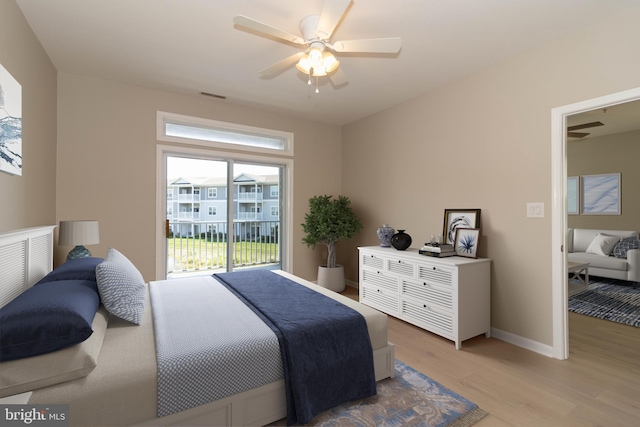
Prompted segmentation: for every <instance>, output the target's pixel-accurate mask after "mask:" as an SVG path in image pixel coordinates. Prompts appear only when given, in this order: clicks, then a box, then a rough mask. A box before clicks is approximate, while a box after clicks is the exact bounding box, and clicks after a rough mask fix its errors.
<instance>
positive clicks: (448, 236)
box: [442, 209, 480, 244]
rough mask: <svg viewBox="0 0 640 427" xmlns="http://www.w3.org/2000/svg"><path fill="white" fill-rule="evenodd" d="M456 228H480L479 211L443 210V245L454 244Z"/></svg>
mask: <svg viewBox="0 0 640 427" xmlns="http://www.w3.org/2000/svg"><path fill="white" fill-rule="evenodd" d="M457 228H480V209H445V210H444V226H443V229H442V235H443V238H444V241H443V243H449V244H453V243H454V242H455V238H456V229H457Z"/></svg>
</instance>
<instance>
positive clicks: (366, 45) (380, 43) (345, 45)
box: [329, 37, 402, 53]
mask: <svg viewBox="0 0 640 427" xmlns="http://www.w3.org/2000/svg"><path fill="white" fill-rule="evenodd" d="M329 47H331V48H332V49H333V50H334V51H336V52H352V53H358V52H363V53H398V52H399V51H400V48H401V47H402V39H401V38H400V37H390V38H385V39H362V40H344V41H338V42H335V43H334V44H333V45H331V46H329Z"/></svg>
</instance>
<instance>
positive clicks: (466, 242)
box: [453, 228, 480, 258]
mask: <svg viewBox="0 0 640 427" xmlns="http://www.w3.org/2000/svg"><path fill="white" fill-rule="evenodd" d="M479 241H480V229H479V228H456V240H455V244H454V245H453V248H454V250H455V251H456V255H458V256H464V257H467V258H478V242H479Z"/></svg>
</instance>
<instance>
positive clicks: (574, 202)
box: [567, 176, 580, 215]
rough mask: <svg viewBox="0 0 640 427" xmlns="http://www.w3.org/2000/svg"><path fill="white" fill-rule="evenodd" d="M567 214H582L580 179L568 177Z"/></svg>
mask: <svg viewBox="0 0 640 427" xmlns="http://www.w3.org/2000/svg"><path fill="white" fill-rule="evenodd" d="M567 214H569V215H578V214H580V178H579V177H577V176H570V177H567Z"/></svg>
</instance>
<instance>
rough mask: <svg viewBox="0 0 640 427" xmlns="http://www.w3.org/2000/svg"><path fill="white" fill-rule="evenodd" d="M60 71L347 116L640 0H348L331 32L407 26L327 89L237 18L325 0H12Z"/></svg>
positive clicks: (357, 33) (282, 17) (285, 22)
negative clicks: (282, 64) (396, 44)
mask: <svg viewBox="0 0 640 427" xmlns="http://www.w3.org/2000/svg"><path fill="white" fill-rule="evenodd" d="M16 2H17V4H18V6H19V7H20V8H21V10H22V12H23V13H24V16H25V17H26V19H27V21H28V22H29V24H30V25H31V27H32V28H33V30H34V32H35V34H36V36H37V37H38V39H39V40H40V43H41V44H42V46H43V47H44V49H45V50H46V52H47V53H48V55H49V57H50V58H51V61H52V62H53V64H54V65H55V67H56V69H57V70H58V71H61V72H67V73H72V74H80V75H87V76H94V77H99V78H104V79H108V80H114V81H120V82H124V83H129V84H134V85H140V86H146V87H151V88H157V89H162V90H167V91H172V92H179V93H188V94H193V95H194V96H202V95H199V94H200V92H209V93H213V94H217V95H222V96H226V97H227V99H226V100H225V101H220V100H217V99H215V98H211V102H229V103H234V104H241V105H251V106H256V107H258V108H264V109H269V110H271V111H277V112H284V113H287V114H291V115H296V116H301V117H307V118H310V119H313V120H316V121H321V122H326V123H333V124H338V125H342V124H346V123H349V122H352V121H354V120H357V119H359V118H362V117H365V116H368V115H370V114H373V113H375V112H378V111H381V110H384V109H386V108H389V107H391V106H393V105H395V104H398V103H400V102H403V101H405V100H407V99H410V98H412V97H415V96H416V95H418V94H420V93H424V92H427V91H430V90H432V89H434V88H436V87H438V86H441V85H444V84H446V83H448V82H451V81H454V80H456V79H459V78H461V77H463V76H465V75H468V74H470V73H473V72H476V71H477V70H480V69H482V68H485V67H488V66H490V65H492V64H494V63H496V62H499V61H502V60H505V59H506V58H509V57H512V56H514V55H518V54H520V53H522V52H525V51H527V50H529V49H532V48H534V47H536V46H539V45H541V44H543V43H547V42H550V41H552V40H553V39H555V38H558V37H560V36H562V35H563V34H566V33H569V32H572V31H576V30H578V29H579V28H581V27H584V26H589V25H590V24H592V23H594V22H596V21H598V20H601V19H603V17H606V16H607V15H612V14H616V13H621V12H623V11H624V9H626V8H629V7H631V6H637V5H638V0H398V1H390V0H353V2H352V4H351V6H350V9H349V10H348V12H347V14H346V16H345V17H344V19H343V21H342V23H341V24H340V25H339V26H338V28H337V29H336V31H335V32H334V35H333V37H332V41H334V42H335V41H337V40H350V39H363V38H382V37H401V38H402V49H401V51H400V53H399V54H398V55H395V56H378V57H371V56H363V55H354V54H351V55H347V54H342V55H337V56H338V59H339V60H340V61H341V65H340V67H341V69H342V70H343V71H344V73H346V75H347V76H348V78H349V83H348V84H347V85H344V86H342V87H339V88H334V87H333V86H332V85H331V83H330V82H329V81H328V80H327V78H321V79H320V93H319V94H315V93H314V92H313V88H312V87H309V86H308V85H307V84H306V81H307V77H306V76H305V75H303V74H301V73H300V72H298V70H297V69H295V67H291V68H290V69H288V70H286V71H284V72H282V73H281V74H279V75H277V76H275V77H273V78H270V79H264V78H261V76H260V71H261V70H263V69H265V68H268V67H269V66H271V65H273V64H275V63H276V62H278V61H280V60H281V59H284V58H285V57H287V56H290V55H292V54H294V53H296V52H297V51H298V50H299V48H298V47H296V46H294V45H289V44H287V43H285V42H280V41H276V40H275V39H269V38H267V37H263V36H260V35H258V34H256V33H252V32H249V31H247V30H244V29H241V28H235V27H234V24H233V21H232V20H233V17H234V16H235V15H239V14H242V15H246V16H249V17H251V18H254V19H256V20H258V21H262V22H264V23H268V24H270V25H272V26H274V27H276V28H279V29H281V30H284V31H287V32H289V33H292V34H296V35H298V34H300V31H299V28H298V23H299V21H300V19H302V18H303V17H305V16H307V15H312V14H319V13H320V12H321V10H322V6H323V4H324V1H323V0H286V1H285V0H47V1H44V0H16Z"/></svg>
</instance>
